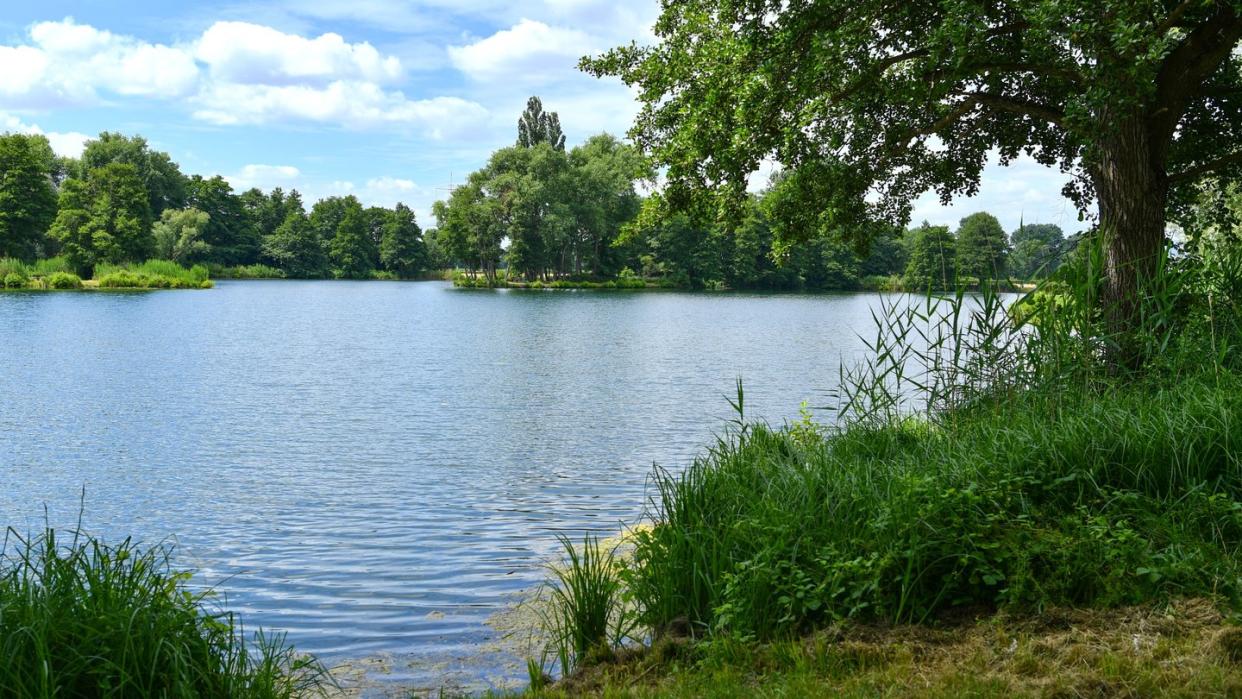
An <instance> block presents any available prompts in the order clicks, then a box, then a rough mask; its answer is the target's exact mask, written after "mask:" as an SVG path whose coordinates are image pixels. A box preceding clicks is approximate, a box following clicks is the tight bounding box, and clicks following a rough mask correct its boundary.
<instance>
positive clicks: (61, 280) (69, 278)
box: [44, 272, 82, 289]
mask: <svg viewBox="0 0 1242 699" xmlns="http://www.w3.org/2000/svg"><path fill="white" fill-rule="evenodd" d="M44 282H45V283H46V284H47V288H49V289H81V288H82V280H81V279H80V278H78V275H76V274H73V273H72V272H52V273H51V274H49V275H48V276H47V278H46V279H45V280H44Z"/></svg>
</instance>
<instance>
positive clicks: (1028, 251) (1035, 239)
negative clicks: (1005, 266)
mask: <svg viewBox="0 0 1242 699" xmlns="http://www.w3.org/2000/svg"><path fill="white" fill-rule="evenodd" d="M1009 240H1010V244H1011V247H1012V252H1011V253H1010V254H1009V270H1010V273H1011V274H1012V275H1014V276H1015V277H1017V278H1019V279H1033V278H1035V277H1041V276H1043V277H1046V276H1048V275H1049V274H1051V273H1052V272H1054V271H1056V269H1057V267H1059V266H1060V263H1061V258H1062V256H1063V255H1064V254H1065V252H1066V250H1067V246H1066V241H1065V235H1064V234H1063V233H1062V232H1061V228H1060V227H1058V226H1055V225H1053V224H1051V223H1024V224H1022V225H1021V226H1019V227H1018V228H1017V229H1016V230H1015V231H1014V232H1013V233H1012V234H1010V236H1009Z"/></svg>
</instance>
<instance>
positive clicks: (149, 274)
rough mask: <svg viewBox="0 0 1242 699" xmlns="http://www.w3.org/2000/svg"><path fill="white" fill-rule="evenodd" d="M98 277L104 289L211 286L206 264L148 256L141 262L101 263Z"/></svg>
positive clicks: (202, 287) (203, 287)
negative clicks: (123, 263)
mask: <svg viewBox="0 0 1242 699" xmlns="http://www.w3.org/2000/svg"><path fill="white" fill-rule="evenodd" d="M95 280H96V281H97V282H99V287H100V288H101V289H209V288H211V280H210V279H209V278H208V272H207V268H206V267H205V266H203V265H194V266H193V267H190V268H188V269H187V268H185V267H182V266H181V265H179V264H177V263H176V262H170V261H168V260H147V261H146V262H143V263H142V264H129V265H112V264H100V265H98V266H97V267H96V268H95Z"/></svg>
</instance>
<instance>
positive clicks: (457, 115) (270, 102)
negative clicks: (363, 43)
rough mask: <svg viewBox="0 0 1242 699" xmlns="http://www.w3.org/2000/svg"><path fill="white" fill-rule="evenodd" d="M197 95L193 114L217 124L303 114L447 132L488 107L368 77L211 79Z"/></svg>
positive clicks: (366, 124) (479, 115) (482, 116)
mask: <svg viewBox="0 0 1242 699" xmlns="http://www.w3.org/2000/svg"><path fill="white" fill-rule="evenodd" d="M195 101H196V102H197V103H198V105H199V109H198V110H197V111H195V112H194V116H195V117H196V118H198V119H202V120H204V121H209V122H212V123H214V124H223V125H234V124H261V123H267V122H272V121H281V120H303V121H312V122H320V123H328V124H335V125H340V126H347V127H354V128H360V127H370V126H379V125H398V126H408V127H412V128H415V129H418V130H420V131H422V132H424V133H426V134H427V135H429V136H431V137H432V138H443V137H445V136H446V135H447V134H451V133H458V132H460V130H462V129H468V128H470V127H471V126H472V125H475V124H478V123H480V122H481V121H482V120H483V119H485V118H486V116H487V110H485V109H484V108H483V107H482V106H480V105H479V104H477V103H475V102H469V101H466V100H463V99H460V98H457V97H435V98H432V99H427V100H409V99H406V97H405V95H403V94H402V93H400V92H387V91H384V90H382V89H381V88H380V87H379V86H377V85H374V84H372V83H365V82H347V81H338V82H334V83H331V84H329V85H327V86H325V87H313V86H308V85H290V86H275V85H244V84H237V83H220V84H216V85H212V86H211V87H210V88H209V89H208V90H206V91H205V92H204V93H202V94H200V95H198V96H197V97H196V98H195Z"/></svg>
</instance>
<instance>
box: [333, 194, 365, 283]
mask: <svg viewBox="0 0 1242 699" xmlns="http://www.w3.org/2000/svg"><path fill="white" fill-rule="evenodd" d="M371 253H372V242H371V238H370V236H369V235H368V229H367V218H366V211H365V210H364V209H363V208H362V204H360V203H358V200H357V199H355V198H354V197H352V196H351V197H347V198H346V200H345V207H344V209H343V213H342V216H341V222H340V223H339V224H337V226H336V234H335V235H334V236H332V240H331V241H329V242H328V256H329V258H330V259H331V261H332V273H333V274H334V275H335V276H337V277H344V278H346V279H362V278H365V277H367V276H369V275H370V273H371V270H373V269H375V266H374V265H373V264H372V262H371V258H372V255H371Z"/></svg>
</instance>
